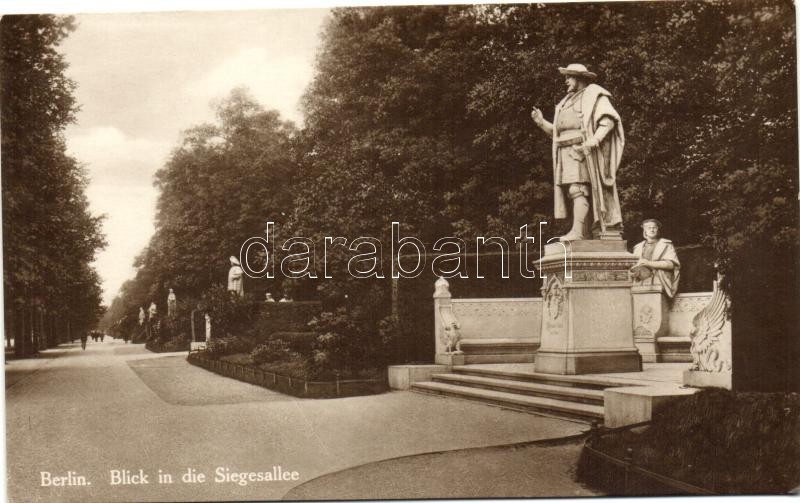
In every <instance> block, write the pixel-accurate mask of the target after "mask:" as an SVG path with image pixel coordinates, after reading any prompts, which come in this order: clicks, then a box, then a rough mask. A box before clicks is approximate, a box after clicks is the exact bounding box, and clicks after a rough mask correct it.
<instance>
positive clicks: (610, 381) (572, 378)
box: [453, 365, 642, 388]
mask: <svg viewBox="0 0 800 503" xmlns="http://www.w3.org/2000/svg"><path fill="white" fill-rule="evenodd" d="M462 372H463V373H465V374H470V375H474V374H481V375H485V376H504V377H507V378H513V379H515V380H520V381H527V382H530V381H551V382H558V381H560V382H568V383H571V384H584V385H587V386H602V387H606V388H611V387H615V386H637V385H640V384H642V383H641V382H640V380H636V379H627V378H625V379H621V378H615V377H607V376H602V377H600V376H595V375H594V374H581V375H571V374H543V373H540V372H514V371H509V370H497V369H488V368H475V367H473V366H471V365H456V366H454V367H453V373H456V374H461V373H462Z"/></svg>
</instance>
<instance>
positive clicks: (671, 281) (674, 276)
mask: <svg viewBox="0 0 800 503" xmlns="http://www.w3.org/2000/svg"><path fill="white" fill-rule="evenodd" d="M645 243H647V241H642V242H641V243H639V244H637V245H636V246H634V247H633V254H634V255H635V256H636V258H642V253H643V252H644V245H645ZM650 260H669V261H670V262H672V263H673V264H674V265H675V268H674V269H672V270H671V271H665V270H663V269H653V270H652V271H653V276H652V280H650V281H651V283H652V284H656V283H660V284H661V286H663V287H664V293H665V294H666V295H667V297H669V298H670V299H671V298H674V297H675V294H676V293H678V282H679V281H680V279H681V263H680V262H679V261H678V254H677V253H675V247H674V246H673V245H672V241H670V240H669V239H664V238H660V239H659V240H658V242H656V246H655V248H654V249H653V257H652V258H651V259H650Z"/></svg>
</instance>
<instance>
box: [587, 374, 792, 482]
mask: <svg viewBox="0 0 800 503" xmlns="http://www.w3.org/2000/svg"><path fill="white" fill-rule="evenodd" d="M798 428H800V395H798V394H797V393H733V392H729V391H726V390H721V389H710V390H704V391H702V392H700V393H697V394H695V395H693V396H691V397H687V398H685V399H682V400H681V401H680V402H678V403H674V404H670V405H669V406H666V407H663V408H662V409H661V410H660V412H659V413H658V414H656V415H655V416H654V420H653V423H652V424H651V425H650V426H648V427H647V428H646V429H644V430H643V431H639V430H635V431H624V432H619V433H614V434H611V435H609V436H606V437H603V438H602V439H599V440H598V441H596V442H595V443H594V444H593V447H595V448H596V449H599V450H601V451H602V452H605V453H608V454H611V455H612V456H615V457H617V458H618V459H622V458H624V457H625V452H626V450H627V449H628V448H630V449H632V451H633V460H634V462H635V463H636V464H637V465H638V466H642V467H644V468H647V469H649V470H653V471H656V472H657V473H660V474H663V475H667V476H669V477H672V478H676V479H678V480H682V481H684V482H688V483H690V484H693V485H696V486H699V487H703V488H705V489H708V490H710V491H713V492H715V493H718V494H787V493H789V491H791V490H793V489H795V488H796V487H797V483H798V480H800V437H798V435H797V431H798ZM597 469H598V466H597V465H595V464H593V463H592V461H590V460H589V459H588V458H586V457H584V458H583V459H582V460H581V463H580V464H579V469H578V476H579V478H580V479H581V480H582V481H583V482H587V483H590V484H592V485H597V484H598V483H599V484H601V485H603V484H608V483H612V480H610V479H609V480H605V478H604V477H603V478H598V476H599V475H600V472H599V471H598V470H597ZM604 490H605V491H611V492H610V494H614V495H623V494H624V493H621V492H619V491H621V490H622V488H620V487H614V486H608V485H606V486H605V487H604ZM656 494H657V493H656ZM662 494H663V493H662Z"/></svg>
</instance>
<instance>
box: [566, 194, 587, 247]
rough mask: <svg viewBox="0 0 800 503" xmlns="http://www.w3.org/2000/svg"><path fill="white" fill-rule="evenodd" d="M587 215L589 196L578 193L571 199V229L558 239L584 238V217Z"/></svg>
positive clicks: (572, 239) (574, 239) (575, 239)
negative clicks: (578, 194)
mask: <svg viewBox="0 0 800 503" xmlns="http://www.w3.org/2000/svg"><path fill="white" fill-rule="evenodd" d="M588 216H589V198H587V197H586V196H583V195H580V196H577V197H575V198H573V199H572V229H571V230H570V231H569V232H568V233H566V234H564V235H563V236H561V237H560V238H558V240H559V241H577V240H579V239H586V234H585V229H586V218H587V217H588Z"/></svg>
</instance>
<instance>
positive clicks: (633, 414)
mask: <svg viewBox="0 0 800 503" xmlns="http://www.w3.org/2000/svg"><path fill="white" fill-rule="evenodd" d="M697 391H699V390H697V389H694V388H683V387H680V386H678V385H677V384H669V383H662V384H658V385H654V386H626V387H618V388H617V387H615V388H607V389H606V390H605V391H604V392H603V408H604V410H605V417H604V420H603V426H605V427H607V428H618V427H620V426H626V425H629V424H636V423H641V422H644V421H650V420H651V419H653V413H654V412H655V411H656V410H657V409H658V408H660V407H668V406H669V404H670V403H672V402H674V401H675V400H680V399H681V398H682V397H687V396H691V395H693V394H695V393H696V392H697Z"/></svg>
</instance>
